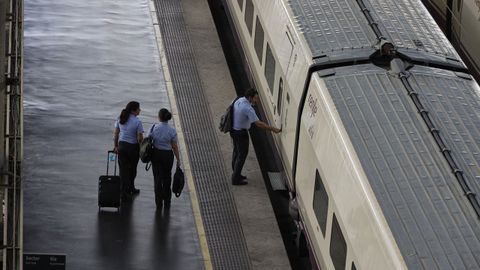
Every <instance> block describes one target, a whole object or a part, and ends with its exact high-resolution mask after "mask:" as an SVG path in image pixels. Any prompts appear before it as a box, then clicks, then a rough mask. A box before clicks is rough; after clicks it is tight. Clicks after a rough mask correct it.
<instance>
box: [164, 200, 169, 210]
mask: <svg viewBox="0 0 480 270" xmlns="http://www.w3.org/2000/svg"><path fill="white" fill-rule="evenodd" d="M164 208H165V209H170V201H165V204H164Z"/></svg>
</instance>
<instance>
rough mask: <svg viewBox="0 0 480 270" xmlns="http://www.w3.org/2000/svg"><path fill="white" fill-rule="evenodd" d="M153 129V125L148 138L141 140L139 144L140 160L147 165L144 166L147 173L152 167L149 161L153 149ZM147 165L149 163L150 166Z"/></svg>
mask: <svg viewBox="0 0 480 270" xmlns="http://www.w3.org/2000/svg"><path fill="white" fill-rule="evenodd" d="M154 127H155V125H153V126H152V128H151V129H150V134H148V137H146V138H145V139H143V141H142V143H140V160H141V161H142V162H143V163H147V164H146V165H145V170H147V171H148V169H150V167H151V166H152V165H151V161H152V155H153V148H154V145H153V138H152V131H153V128H154ZM148 163H150V166H148Z"/></svg>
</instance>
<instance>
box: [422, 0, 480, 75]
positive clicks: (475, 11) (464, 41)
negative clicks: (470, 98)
mask: <svg viewBox="0 0 480 270" xmlns="http://www.w3.org/2000/svg"><path fill="white" fill-rule="evenodd" d="M422 1H423V2H424V3H425V5H426V6H427V8H428V9H429V10H430V11H431V12H432V13H433V14H434V18H435V19H436V20H437V22H438V23H439V24H440V26H441V27H442V29H443V30H444V32H445V34H446V35H447V38H448V39H449V40H450V41H452V43H453V45H454V46H455V48H457V50H458V51H459V53H460V54H461V55H462V57H463V59H464V60H465V62H466V63H467V65H468V66H469V68H470V70H471V71H472V73H474V74H475V76H476V78H477V81H479V80H480V50H479V49H478V48H480V0H448V1H446V0H422Z"/></svg>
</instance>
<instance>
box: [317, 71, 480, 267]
mask: <svg viewBox="0 0 480 270" xmlns="http://www.w3.org/2000/svg"><path fill="white" fill-rule="evenodd" d="M335 71H336V74H335V75H334V76H330V77H326V78H324V80H325V82H326V85H327V88H328V91H329V93H330V95H331V97H332V98H333V101H334V103H335V106H336V109H337V111H338V113H339V115H340V117H341V119H342V122H343V125H344V127H345V129H346V131H347V133H348V135H349V138H350V140H351V141H352V143H353V146H354V148H355V150H356V153H357V155H358V157H359V159H360V162H361V164H362V167H363V169H364V171H365V173H366V175H367V177H368V179H369V181H370V184H371V186H372V189H373V190H374V192H375V195H376V197H377V200H378V202H379V203H380V206H381V208H382V211H383V214H384V215H385V217H386V219H387V222H388V224H389V226H390V229H391V231H392V233H393V235H394V237H395V239H396V242H397V245H398V247H399V248H400V251H401V253H402V255H403V257H404V260H405V262H406V264H407V266H408V267H409V268H410V269H479V268H480V239H479V237H480V222H479V220H478V218H477V216H476V214H475V212H474V211H473V208H472V206H471V204H470V203H469V202H468V200H467V198H466V197H465V195H464V194H463V191H462V189H461V188H460V185H459V184H458V182H457V180H456V178H455V177H454V174H453V173H452V171H451V170H450V168H449V166H448V164H447V162H446V160H445V158H444V156H443V155H442V153H441V152H440V150H439V149H438V145H437V144H436V143H435V141H434V140H433V137H432V135H431V134H430V132H429V131H428V129H427V126H426V124H425V122H424V121H423V120H422V118H421V117H420V115H419V113H418V112H417V110H416V108H415V106H414V105H413V102H412V100H411V99H410V97H409V96H408V95H407V91H406V89H405V86H404V85H403V84H402V82H401V80H400V79H399V78H398V77H395V76H392V75H390V74H388V72H387V71H386V70H384V69H381V68H379V67H376V66H373V65H371V64H368V65H362V66H351V67H343V68H336V69H335ZM410 72H411V76H410V77H409V78H408V80H409V82H410V84H411V85H412V86H413V88H414V89H415V90H416V91H418V93H419V98H420V100H421V101H422V102H423V103H424V105H425V107H427V108H428V110H430V111H431V118H432V120H433V121H434V122H435V124H436V126H437V127H438V128H439V129H440V134H442V136H443V137H444V138H445V141H446V144H447V145H448V146H449V147H450V148H451V150H452V153H453V154H454V156H455V159H456V162H457V164H458V166H459V167H460V168H461V169H462V170H464V171H465V172H466V176H467V177H466V178H467V180H468V183H469V185H470V186H471V188H472V190H474V191H475V192H478V191H480V189H479V188H480V186H479V183H478V176H479V171H478V170H479V168H480V166H479V165H480V158H479V153H480V150H479V145H480V141H479V140H480V130H479V127H480V98H479V97H480V94H479V89H478V86H477V85H476V83H475V82H473V81H469V80H465V79H462V78H460V77H457V76H456V75H455V74H454V73H452V72H449V71H442V70H438V69H433V68H426V67H414V68H413V69H411V70H410Z"/></svg>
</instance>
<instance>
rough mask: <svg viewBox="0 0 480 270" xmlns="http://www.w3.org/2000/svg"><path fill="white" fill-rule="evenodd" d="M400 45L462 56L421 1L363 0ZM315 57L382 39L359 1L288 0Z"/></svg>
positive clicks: (388, 35) (385, 33) (383, 31)
mask: <svg viewBox="0 0 480 270" xmlns="http://www.w3.org/2000/svg"><path fill="white" fill-rule="evenodd" d="M362 2H363V3H364V4H365V6H366V8H367V9H368V10H369V12H370V14H371V15H372V17H373V21H374V22H375V23H377V24H378V27H379V29H380V31H381V35H382V36H383V37H385V38H386V39H387V40H389V41H391V42H393V44H394V45H395V46H396V47H397V48H404V49H409V50H415V51H421V52H427V53H428V54H436V55H441V56H444V57H450V58H453V59H460V58H459V57H458V55H457V53H456V52H455V50H454V49H453V47H452V45H450V43H449V42H448V40H447V39H446V38H445V36H444V35H443V33H442V31H441V30H440V28H439V27H438V26H437V24H436V23H435V21H434V20H433V19H432V18H431V16H430V14H429V13H428V11H427V10H426V9H425V7H424V6H423V4H422V3H421V1H420V0H402V1H395V0H362ZM288 4H289V6H290V8H291V11H292V13H293V16H294V18H295V21H296V23H297V26H298V27H299V30H300V31H301V32H302V33H303V35H304V37H305V39H306V41H307V43H308V45H309V47H310V50H311V51H312V57H315V56H319V55H322V54H326V55H329V52H332V51H338V50H345V49H352V50H354V49H358V48H362V47H372V46H373V45H375V44H376V43H377V42H378V39H377V36H376V35H375V34H374V31H373V30H372V28H371V26H370V25H369V21H368V20H367V19H366V16H365V15H364V13H363V12H362V10H361V8H360V5H359V3H358V2H357V1H356V0H288Z"/></svg>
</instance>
